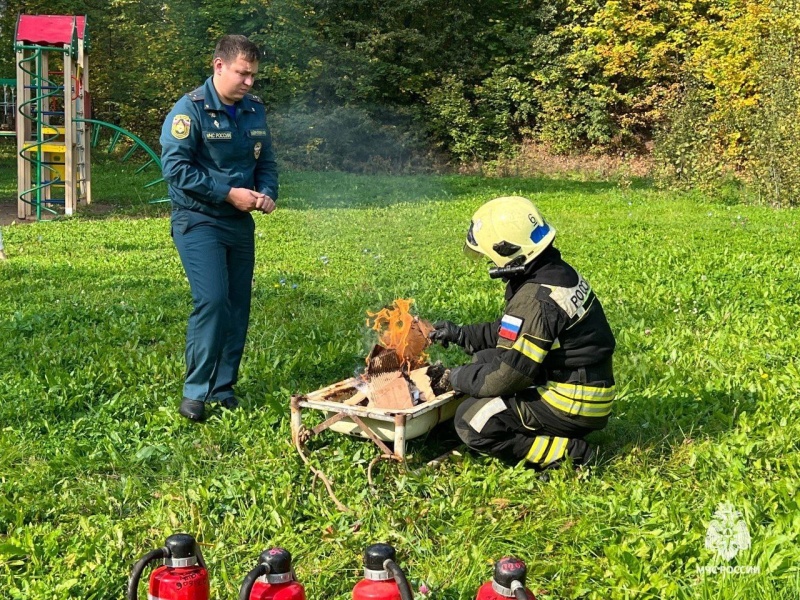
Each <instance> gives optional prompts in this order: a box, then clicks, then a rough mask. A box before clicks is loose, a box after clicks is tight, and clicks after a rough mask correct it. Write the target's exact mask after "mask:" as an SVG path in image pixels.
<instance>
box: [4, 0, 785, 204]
mask: <svg viewBox="0 0 800 600" xmlns="http://www.w3.org/2000/svg"><path fill="white" fill-rule="evenodd" d="M6 4H7V8H6V10H5V12H4V13H3V14H2V16H0V47H5V48H8V52H4V53H0V76H13V72H14V57H13V54H12V53H11V51H10V48H11V40H12V36H13V30H14V19H15V18H16V14H17V11H18V10H24V11H26V12H28V13H37V12H42V13H59V12H61V13H66V14H71V13H85V14H87V15H88V18H89V30H90V34H91V37H92V65H93V69H92V75H91V77H92V84H91V88H92V91H93V94H94V100H95V107H96V113H97V116H98V117H99V118H101V119H105V120H109V121H112V122H114V123H118V124H121V125H123V126H125V127H127V128H129V129H131V130H133V131H134V132H136V133H138V134H139V135H141V136H143V137H144V138H145V139H148V140H149V141H151V142H155V140H156V139H157V137H158V131H159V127H160V124H161V121H162V119H163V115H164V114H165V113H166V112H167V110H168V109H169V107H170V106H171V104H172V103H173V102H174V101H175V100H176V98H177V97H178V96H179V95H180V94H182V93H184V92H185V91H187V90H189V89H192V88H193V87H195V86H196V85H197V84H198V83H199V82H200V81H202V79H203V78H204V77H205V76H206V74H207V73H208V71H209V66H208V65H209V62H210V53H211V50H212V47H213V44H214V42H215V40H216V39H217V38H218V37H219V35H220V34H222V33H226V32H241V33H245V34H247V35H250V36H251V37H252V38H253V39H254V40H255V41H256V42H258V43H259V44H260V45H261V46H262V47H263V48H264V49H265V58H264V60H263V61H262V69H261V74H262V76H261V80H260V82H259V83H258V84H257V86H256V91H257V92H258V93H259V94H261V95H262V96H263V97H264V98H265V100H266V102H267V103H268V105H269V107H270V111H271V113H272V114H273V121H272V123H273V129H274V131H275V138H276V142H277V146H278V150H279V154H280V156H281V157H282V159H283V160H284V162H285V163H287V164H292V165H295V166H298V167H304V168H312V169H321V168H324V169H331V168H332V169H340V170H341V169H344V170H349V171H361V172H370V171H378V170H382V169H383V170H385V169H387V168H389V169H391V170H393V171H394V172H402V171H409V170H412V169H413V170H416V171H419V170H421V169H422V170H424V169H427V168H434V167H436V166H438V165H440V164H442V162H443V160H452V161H460V162H468V163H469V162H476V161H477V162H480V161H485V160H487V159H495V158H497V157H504V156H508V155H510V154H513V153H514V152H515V150H516V149H517V148H518V147H519V144H520V143H521V142H522V141H524V140H528V141H530V140H533V141H535V142H537V143H543V144H545V145H547V146H548V147H549V148H551V149H554V150H556V151H571V150H587V149H589V150H598V151H609V150H615V151H626V152H627V151H631V150H633V151H641V150H643V149H645V148H649V147H650V146H651V142H652V140H653V138H654V134H655V133H656V132H657V131H661V135H659V136H656V143H657V145H658V147H659V148H658V149H659V150H661V151H660V152H659V154H658V156H659V157H660V160H661V165H662V169H661V172H662V174H663V175H665V176H666V179H667V180H669V181H676V180H677V181H679V182H683V183H685V184H688V185H696V184H709V183H712V182H715V181H719V180H720V179H725V178H730V177H736V178H740V179H744V180H746V181H749V182H752V183H754V186H753V188H752V189H753V191H754V193H756V194H757V195H758V197H759V198H761V199H762V200H765V201H769V202H771V203H779V204H793V203H794V200H795V198H796V196H797V191H798V190H800V173H798V172H797V167H796V165H797V164H799V163H800V161H798V160H797V156H798V151H797V148H796V141H795V140H796V139H797V137H798V136H796V135H795V129H796V127H797V122H798V120H797V118H796V115H797V112H798V106H799V105H800V103H798V98H797V91H796V90H797V89H798V87H800V86H798V83H799V81H798V79H800V76H798V73H797V64H796V63H797V60H796V56H797V55H798V52H797V39H798V36H797V32H798V30H799V29H800V5H798V2H797V0H771V1H770V2H763V1H762V0H689V1H681V2H679V1H677V0H609V1H604V2H596V1H595V0H555V1H554V2H547V3H542V2H534V1H532V0H524V1H520V0H516V1H512V0H480V1H475V0H469V1H468V0H447V1H442V0H396V1H395V2H390V3H387V2H378V1H376V0H240V1H237V2H219V1H218V0H214V1H212V0H191V1H190V0H168V1H163V0H159V1H155V0H112V1H111V2H78V1H76V0H9V1H8V2H7V3H6Z"/></svg>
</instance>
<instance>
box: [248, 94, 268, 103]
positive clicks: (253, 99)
mask: <svg viewBox="0 0 800 600" xmlns="http://www.w3.org/2000/svg"><path fill="white" fill-rule="evenodd" d="M245 98H247V99H248V100H252V101H253V102H256V103H258V104H264V101H263V100H262V99H261V98H259V97H258V96H256V95H255V94H245Z"/></svg>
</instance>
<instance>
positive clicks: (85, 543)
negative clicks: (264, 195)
mask: <svg viewBox="0 0 800 600" xmlns="http://www.w3.org/2000/svg"><path fill="white" fill-rule="evenodd" d="M96 193H98V191H97V190H96ZM99 193H102V192H99ZM281 193H282V196H281V200H280V203H279V209H278V211H277V212H275V213H274V214H273V215H271V216H264V215H256V217H255V218H256V221H257V235H258V237H257V265H256V274H255V288H254V294H253V311H252V318H251V322H250V333H249V338H248V343H247V348H246V350H245V357H244V361H243V364H242V370H241V381H240V385H239V389H238V391H239V395H240V397H241V400H242V408H241V409H240V410H238V411H236V412H226V413H222V412H217V413H216V414H215V415H214V416H212V418H211V419H210V420H209V421H208V422H207V423H205V424H203V425H196V424H193V423H190V422H188V421H187V420H185V419H183V418H182V417H180V416H178V414H177V410H176V409H177V404H178V402H179V400H180V394H181V385H182V374H183V369H184V366H183V357H182V353H183V342H184V335H185V327H186V319H187V316H188V314H189V311H190V309H191V306H190V304H191V301H190V295H189V289H188V284H187V282H186V280H185V277H184V274H183V270H182V268H181V265H180V262H179V259H178V256H177V253H176V251H175V249H174V247H173V245H172V243H171V240H170V237H169V221H168V219H167V218H166V216H165V215H166V210H167V208H166V206H165V205H161V206H160V208H159V207H149V208H147V209H146V210H145V209H144V207H142V210H141V211H139V213H140V215H141V214H143V215H144V217H142V218H136V210H135V206H136V202H135V201H131V202H129V203H128V205H127V206H128V209H127V210H126V213H125V214H124V215H123V216H115V214H114V213H112V214H110V215H106V216H105V217H104V218H102V219H97V218H95V219H91V218H85V217H77V218H73V219H68V220H61V221H58V222H52V223H41V224H32V225H12V226H6V227H3V229H2V232H3V237H4V239H5V246H6V253H7V254H8V255H9V259H8V260H7V261H5V262H3V263H0V597H2V598H19V599H22V598H25V599H30V598H53V599H56V598H59V599H60V598H86V599H89V598H93V599H108V598H120V597H122V596H123V593H124V588H125V585H126V578H127V576H128V574H129V571H130V568H131V566H132V564H133V563H134V561H135V560H136V559H137V558H138V557H140V556H141V555H142V554H144V553H145V552H146V551H148V550H150V549H153V548H157V547H160V546H161V545H162V544H163V541H164V539H165V538H166V537H167V536H168V535H170V534H171V533H174V532H178V531H185V532H188V533H192V534H194V535H196V536H197V537H198V539H199V540H200V542H201V543H202V548H203V552H204V554H205V558H206V561H207V562H208V564H209V568H210V572H211V585H212V597H213V598H220V599H222V598H235V597H236V594H237V593H238V588H239V584H240V582H241V580H242V578H243V577H244V575H245V574H246V573H247V571H248V570H249V569H250V568H252V567H253V566H254V565H255V561H256V558H257V556H258V554H259V553H260V552H261V551H262V550H264V549H266V548H268V547H269V546H271V545H283V546H284V547H286V548H287V549H289V550H290V552H292V554H293V555H294V558H295V567H296V571H297V574H298V577H299V578H300V580H301V581H302V582H303V583H304V584H305V585H306V588H307V594H308V597H309V598H340V599H345V598H347V597H348V596H349V594H350V590H351V589H352V587H353V585H354V584H355V583H356V581H357V580H358V579H360V577H361V558H360V556H361V552H362V551H363V548H364V547H365V546H366V545H368V544H370V543H373V542H378V541H383V542H389V543H391V544H393V545H394V546H395V547H396V549H397V552H398V562H399V563H400V564H401V566H403V567H404V569H405V570H406V572H407V574H408V577H409V579H410V580H411V581H412V583H413V584H414V586H415V588H418V586H419V585H421V583H422V582H424V583H425V584H426V586H427V587H428V588H429V589H430V592H429V597H430V598H431V599H433V600H439V599H442V600H444V599H447V600H455V599H464V600H466V599H469V598H473V597H474V595H475V592H476V590H477V589H478V587H479V586H480V585H481V583H483V582H484V581H487V580H488V579H489V578H490V575H491V565H492V562H493V561H494V560H496V559H498V558H500V557H502V556H505V555H509V554H514V555H516V556H518V557H520V558H522V559H524V560H525V561H526V562H527V564H528V567H529V578H528V583H529V587H530V588H531V589H532V590H533V591H534V592H535V593H536V594H537V596H538V597H539V598H540V599H541V600H546V599H553V600H555V599H562V598H587V599H596V600H600V599H603V600H608V599H628V598H681V599H689V598H704V599H711V598H715V599H716V598H719V599H725V600H731V599H742V600H745V599H747V600H752V599H755V598H758V599H786V600H788V599H795V598H797V597H798V596H800V569H799V567H798V564H800V551H799V550H798V534H799V533H800V511H799V510H798V500H797V494H796V492H797V488H798V482H799V481H800V479H799V477H798V476H799V475H800V473H799V470H800V458H799V457H798V448H799V447H800V442H798V440H800V419H798V414H800V401H799V397H800V373H799V372H798V358H797V354H798V348H800V334H798V327H797V323H798V321H799V320H800V285H798V281H799V280H800V266H798V262H797V260H796V246H797V239H798V213H797V212H796V211H775V210H771V209H768V208H761V207H744V206H728V205H724V204H720V203H715V202H714V201H713V199H706V198H702V197H699V196H696V195H675V194H671V193H666V192H660V191H656V190H654V189H651V188H649V187H647V186H639V187H636V186H634V187H633V188H629V189H620V188H618V187H616V186H614V185H612V184H606V183H584V182H576V181H569V180H546V179H481V178H468V177H455V176H453V177H364V176H362V177H358V176H350V175H343V174H336V173H330V174H291V173H289V174H286V175H284V176H283V187H282V192H281ZM509 194H523V195H526V196H528V197H530V198H532V199H533V200H534V201H535V202H536V203H537V204H538V205H539V206H540V208H541V210H542V212H543V213H544V215H545V216H546V217H547V218H548V219H549V220H550V221H551V223H552V224H553V225H554V226H555V227H556V229H557V230H558V235H557V238H556V245H557V246H558V247H559V248H560V249H561V251H562V253H563V255H564V257H565V258H566V259H567V260H568V261H569V262H571V263H572V264H573V265H575V266H576V268H577V269H578V270H579V271H580V272H581V273H582V274H583V275H584V276H585V277H586V278H587V279H588V281H589V282H590V283H591V284H592V285H593V287H594V288H595V290H596V291H597V294H598V296H599V298H600V299H601V301H602V302H603V304H604V307H605V310H606V313H607V315H608V318H609V320H610V321H611V324H612V326H613V329H614V331H615V333H616V336H617V341H618V347H617V353H616V357H615V361H616V362H615V364H616V373H617V381H618V388H619V392H620V395H619V399H618V400H617V401H616V404H615V410H614V415H613V418H612V420H611V422H610V424H609V426H608V427H607V429H606V430H604V431H602V432H599V433H595V434H593V435H592V436H591V437H590V440H591V441H592V442H593V443H595V444H597V446H598V459H597V464H596V465H595V467H594V468H593V470H592V471H591V473H590V474H589V475H587V474H585V473H583V474H575V473H572V472H558V473H556V474H555V475H554V476H553V477H551V479H550V480H549V481H541V480H539V479H538V478H537V475H536V473H534V472H532V471H530V470H527V469H525V468H523V467H522V466H516V467H515V466H508V465H505V464H502V463H500V462H498V461H496V460H493V459H489V458H486V457H482V456H478V455H474V454H472V453H470V452H464V451H462V452H461V453H460V455H458V456H455V457H454V458H453V459H452V460H450V461H447V462H445V463H444V464H442V465H441V466H439V467H426V468H420V467H422V466H423V465H424V464H425V461H427V460H429V459H431V458H433V457H435V456H437V455H438V454H440V453H441V452H443V451H445V450H447V449H448V448H450V447H452V442H451V441H450V440H449V438H450V433H449V432H448V431H447V429H446V428H440V429H436V430H434V432H433V433H432V434H430V435H429V436H427V437H425V438H420V439H417V440H414V441H413V442H411V443H410V445H409V451H410V453H411V454H412V458H411V462H410V465H409V468H408V469H405V468H402V467H400V466H399V465H396V464H390V463H385V462H382V463H380V464H378V465H377V466H376V467H375V468H374V473H373V475H374V485H373V486H369V485H368V483H367V467H368V465H369V463H370V461H371V460H372V459H373V457H375V456H376V455H377V453H378V452H377V449H376V448H375V447H374V446H373V445H371V444H370V443H368V442H362V441H358V440H354V439H350V438H346V437H344V436H340V435H338V434H333V433H326V434H323V435H321V436H319V437H317V438H315V439H314V440H313V441H312V442H311V443H310V444H309V446H308V450H309V452H310V455H311V460H312V462H313V464H315V465H316V466H317V467H318V468H321V469H322V470H323V471H324V472H325V473H327V474H328V476H329V477H330V478H331V480H332V481H333V485H334V489H335V492H336V494H337V496H338V497H339V498H340V499H341V500H342V501H343V502H344V503H345V504H347V505H348V506H349V507H351V508H352V512H348V513H343V512H339V511H338V510H337V509H336V507H335V505H334V504H333V502H332V501H331V499H330V498H329V496H328V494H327V492H326V491H325V489H324V487H323V486H322V484H321V482H320V481H318V480H316V481H315V479H314V477H313V476H312V474H311V473H310V472H309V470H308V468H307V467H306V466H305V465H304V464H303V462H302V461H301V459H300V458H299V456H298V454H297V452H296V450H295V448H294V447H293V445H292V443H291V439H290V427H289V398H290V395H291V394H293V393H298V392H309V391H312V390H315V389H318V388H320V387H323V386H325V385H328V384H330V383H333V382H335V381H339V380H341V379H345V378H347V377H349V376H351V375H352V374H353V372H354V371H355V370H356V369H358V368H359V367H361V366H362V365H363V358H364V355H365V353H366V351H367V349H368V348H369V345H370V344H371V343H372V341H374V340H373V339H372V338H371V337H370V335H369V333H368V331H367V329H366V327H365V318H366V312H367V311H374V310H376V309H379V308H380V307H382V306H383V305H385V304H387V303H389V302H391V301H392V300H393V299H395V298H399V297H403V298H413V299H414V300H415V305H414V306H415V309H416V311H417V313H418V314H419V315H420V316H422V317H424V318H427V319H436V318H448V319H451V320H454V321H457V322H460V323H470V322H478V321H490V320H494V319H496V318H497V317H498V316H499V315H500V314H501V312H502V307H503V300H502V298H503V286H502V284H501V283H499V282H495V281H492V280H490V279H489V278H488V276H487V273H486V267H485V265H481V264H476V263H472V262H470V261H469V260H467V259H466V258H465V257H464V255H463V254H462V252H461V248H462V245H463V238H464V233H465V231H466V228H467V225H468V223H469V219H470V216H471V214H472V212H473V211H474V210H475V209H476V208H477V207H478V206H480V204H482V203H483V202H484V201H486V200H488V199H490V198H492V197H495V196H499V195H509ZM97 198H98V199H99V198H100V197H99V196H98V197H97ZM132 198H134V199H135V198H137V196H132ZM131 206H133V207H134V210H133V212H131ZM432 358H433V359H440V360H442V361H444V362H445V363H446V364H448V365H456V364H460V363H462V362H465V361H466V360H468V357H466V356H465V355H464V354H463V353H461V352H460V351H459V350H457V349H453V348H451V349H449V350H447V351H443V350H441V349H436V350H435V351H434V352H433V356H432ZM309 422H310V423H312V421H311V420H309ZM724 503H728V504H729V505H730V506H732V507H733V508H734V509H735V510H736V511H738V512H739V513H740V518H741V520H742V521H743V526H744V527H745V528H746V530H747V532H748V533H749V536H750V538H749V542H750V543H749V547H743V548H741V550H740V551H739V552H738V554H737V555H736V556H735V557H734V558H732V559H730V560H725V559H723V558H721V557H720V556H719V555H718V554H717V553H716V552H715V551H714V550H713V549H708V548H707V547H706V538H707V534H708V533H709V528H710V526H713V525H714V522H715V517H714V514H715V511H717V509H718V508H719V507H720V506H721V505H723V504H724ZM738 518H739V517H736V518H735V519H733V521H731V522H729V523H728V525H729V526H730V525H733V524H735V523H736V522H737V520H738ZM734 529H736V528H734ZM741 529H742V524H740V525H739V526H738V530H739V531H741ZM711 531H712V533H713V532H714V531H719V530H718V529H714V527H711ZM725 535H726V534H725V532H722V536H723V537H725ZM709 537H713V536H709ZM726 539H730V536H727V538H726ZM744 545H745V546H747V544H744ZM144 587H145V586H144V585H142V588H144ZM141 597H144V590H143V593H142V596H141Z"/></svg>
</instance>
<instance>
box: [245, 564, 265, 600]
mask: <svg viewBox="0 0 800 600" xmlns="http://www.w3.org/2000/svg"><path fill="white" fill-rule="evenodd" d="M262 575H269V565H268V564H266V563H259V564H258V565H257V566H255V567H254V568H253V569H252V570H251V571H250V572H249V573H248V574H247V575H245V578H244V581H242V587H241V588H239V600H250V594H251V592H252V591H253V586H254V585H255V584H256V580H257V579H258V578H259V577H261V576H262Z"/></svg>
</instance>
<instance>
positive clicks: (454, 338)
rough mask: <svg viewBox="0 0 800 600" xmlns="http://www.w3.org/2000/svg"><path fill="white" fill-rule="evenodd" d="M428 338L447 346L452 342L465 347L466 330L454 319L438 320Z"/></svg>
mask: <svg viewBox="0 0 800 600" xmlns="http://www.w3.org/2000/svg"><path fill="white" fill-rule="evenodd" d="M428 338H430V340H431V341H432V342H438V343H440V344H441V345H442V346H444V347H445V348H447V347H448V346H449V345H450V342H452V343H454V344H457V345H459V346H461V347H462V348H463V347H464V330H463V329H462V328H461V326H460V325H456V324H455V323H453V322H452V321H436V322H435V323H434V324H433V331H431V332H430V333H429V334H428Z"/></svg>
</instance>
